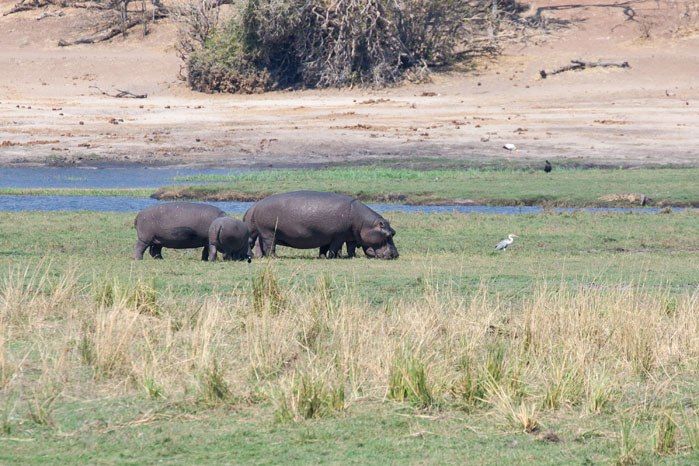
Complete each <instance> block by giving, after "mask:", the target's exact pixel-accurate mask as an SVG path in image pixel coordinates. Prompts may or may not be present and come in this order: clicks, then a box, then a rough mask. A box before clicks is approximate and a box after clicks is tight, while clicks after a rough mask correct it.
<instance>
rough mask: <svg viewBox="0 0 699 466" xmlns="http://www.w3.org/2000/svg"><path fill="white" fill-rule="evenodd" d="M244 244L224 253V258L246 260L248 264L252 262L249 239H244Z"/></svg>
mask: <svg viewBox="0 0 699 466" xmlns="http://www.w3.org/2000/svg"><path fill="white" fill-rule="evenodd" d="M244 244H245V245H244V246H243V247H242V248H240V249H239V250H238V251H231V252H230V254H226V255H225V256H224V257H223V259H224V260H234V261H248V264H249V263H250V262H252V248H251V246H250V241H249V240H248V241H245V242H244Z"/></svg>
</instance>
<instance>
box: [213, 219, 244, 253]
mask: <svg viewBox="0 0 699 466" xmlns="http://www.w3.org/2000/svg"><path fill="white" fill-rule="evenodd" d="M217 251H219V252H221V253H223V260H238V261H242V260H247V261H248V263H250V260H251V258H252V251H251V250H250V231H249V230H248V227H247V225H246V224H245V223H244V222H241V221H240V220H236V219H234V218H231V217H218V218H216V219H215V220H214V221H213V222H211V226H210V227H209V260H210V261H215V260H216V252H217Z"/></svg>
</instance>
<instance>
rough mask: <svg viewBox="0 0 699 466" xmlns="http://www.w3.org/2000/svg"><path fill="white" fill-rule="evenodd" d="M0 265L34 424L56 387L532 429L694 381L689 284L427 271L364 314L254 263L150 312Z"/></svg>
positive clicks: (348, 294) (0, 334)
mask: <svg viewBox="0 0 699 466" xmlns="http://www.w3.org/2000/svg"><path fill="white" fill-rule="evenodd" d="M5 275H6V277H7V278H6V279H5V280H4V281H3V282H2V284H1V285H0V297H1V298H2V299H1V300H0V352H1V353H0V371H2V372H0V374H3V379H1V380H3V385H0V394H3V396H4V395H7V394H9V393H14V392H17V393H19V396H20V398H21V400H22V402H23V403H24V404H23V406H30V407H31V408H29V412H28V413H27V415H28V416H30V417H31V418H32V419H34V420H35V422H43V423H46V424H49V425H50V424H51V422H53V420H52V416H51V409H52V407H53V406H54V404H55V403H56V402H58V401H60V398H61V396H63V395H64V394H67V395H70V396H71V397H78V398H80V397H86V398H92V397H94V396H95V392H107V393H111V394H120V393H121V394H124V393H138V392H141V393H143V394H144V395H145V396H148V397H151V398H155V399H167V400H175V401H190V402H195V403H200V402H203V403H204V404H205V405H212V404H221V403H227V404H230V403H237V402H239V400H247V402H270V401H271V402H274V403H275V404H276V406H277V415H278V416H279V417H280V418H283V419H295V420H298V419H304V418H310V417H319V416H326V415H331V414H333V413H337V412H341V411H343V410H344V409H345V407H346V406H347V405H349V404H352V403H356V402H361V401H364V400H373V401H381V400H384V399H386V398H390V399H393V400H396V401H397V402H407V403H410V404H412V405H414V406H416V407H418V408H430V409H434V408H435V407H437V408H440V409H448V408H451V409H465V410H468V411H473V410H488V411H491V412H492V413H493V414H494V415H495V416H496V418H498V419H500V420H501V421H502V423H503V425H506V426H507V428H508V429H510V428H516V429H518V430H524V431H527V432H532V431H535V430H536V429H537V428H538V426H539V424H540V422H541V421H540V418H541V416H542V415H543V414H544V413H547V412H552V411H557V410H568V411H574V412H580V413H584V414H586V415H595V414H598V413H602V412H609V411H615V410H621V409H622V408H623V409H627V408H628V407H634V406H641V405H639V403H643V402H641V401H638V400H636V399H635V398H634V396H635V395H634V393H637V392H638V390H639V388H640V389H642V390H644V391H646V392H648V393H656V394H657V395H654V397H655V398H657V399H659V400H663V399H664V398H663V397H668V396H670V395H668V393H669V391H670V392H671V391H672V389H671V386H672V384H673V383H675V381H679V380H683V379H684V380H692V378H693V377H694V378H695V377H696V376H697V375H699V374H697V368H698V367H699V321H698V320H697V319H696V311H697V309H699V292H698V291H696V290H695V291H694V292H691V293H690V292H684V293H681V294H679V295H675V296H668V295H665V294H663V293H660V292H658V291H652V292H651V291H648V290H644V289H643V288H640V287H635V286H629V287H611V288H582V287H581V288H562V289H548V288H546V287H542V288H541V289H539V290H536V291H534V292H533V295H532V297H531V298H529V299H523V300H520V301H503V300H502V299H501V298H499V297H498V296H496V295H494V294H493V293H491V292H489V291H488V290H487V289H485V288H483V289H481V290H478V291H477V292H476V293H475V294H474V295H472V296H470V297H468V298H464V297H463V296H461V295H458V294H453V293H452V292H451V291H450V290H449V289H434V288H432V287H431V286H429V280H426V283H427V285H426V286H425V291H424V293H423V295H422V296H420V297H417V298H410V299H407V298H406V299H397V300H396V301H394V302H393V303H392V305H391V306H389V307H387V308H385V309H377V308H376V307H374V306H372V305H370V304H369V303H368V302H367V301H365V300H364V299H363V298H360V297H358V296H359V294H358V293H357V292H356V290H355V289H353V288H352V287H350V286H347V285H339V284H337V283H334V282H333V281H332V280H329V279H327V278H323V279H321V280H319V281H318V283H316V284H315V285H313V286H308V287H304V288H294V289H290V288H288V287H285V286H284V285H283V284H281V283H280V282H279V281H277V280H276V278H275V276H274V271H273V270H272V269H267V270H265V271H264V272H263V277H264V281H265V282H266V283H267V284H269V283H274V284H275V285H274V286H273V287H272V286H267V287H257V291H254V292H253V291H250V292H243V291H241V290H238V291H237V292H235V293H233V294H226V295H214V296H211V297H208V298H207V299H206V300H204V301H203V302H202V300H201V298H197V297H191V298H190V297H188V298H182V297H175V296H172V295H170V294H168V293H163V292H156V296H155V298H154V300H155V302H157V308H158V312H157V313H153V312H143V310H142V309H141V308H139V303H140V302H141V301H138V300H129V299H112V300H107V301H100V300H96V299H95V294H94V292H93V291H91V290H88V289H84V288H80V287H77V286H76V285H60V286H59V284H60V283H63V282H64V283H77V282H78V281H79V280H77V279H76V278H73V279H70V280H67V281H66V280H63V281H62V280H61V279H56V278H53V279H52V278H51V277H53V276H54V274H52V273H51V271H50V269H48V268H46V267H43V268H42V269H41V271H39V272H35V273H34V272H28V271H26V270H19V271H18V270H17V269H13V270H12V271H9V272H8V273H6V274H5ZM261 280H262V278H260V279H258V282H260V283H261V282H262V281H261ZM97 283H104V282H99V281H97ZM126 283H128V285H126V284H124V285H122V287H127V286H130V287H132V289H131V291H128V290H124V291H123V292H119V293H120V295H121V296H133V295H138V283H142V282H139V280H137V279H135V280H131V281H128V282H126ZM96 288H99V286H97V287H96ZM256 294H257V296H256ZM275 296H283V298H284V299H277V298H275ZM270 299H271V301H270ZM256 301H257V302H258V305H257V307H256V306H255V302H256ZM270 303H273V304H270ZM10 339H11V341H13V342H20V344H17V345H12V346H9V345H8V343H7V342H8V341H10ZM3 342H4V343H3ZM26 348H32V350H31V351H29V352H27V351H26ZM36 355H39V357H37V356H36ZM86 370H88V371H91V373H92V374H93V375H94V377H93V378H92V380H90V381H89V383H88V382H87V381H86V379H85V377H84V374H85V371H86ZM37 374H39V375H38V376H37ZM25 387H32V388H31V389H25ZM668 387H670V388H668ZM639 409H648V407H646V406H645V405H643V406H641V407H640V408H639ZM673 419H674V420H675V421H677V422H678V424H679V421H678V420H679V419H680V417H679V416H674V417H673ZM687 425H689V424H687ZM670 427H671V426H670V425H669V424H667V423H665V424H663V425H660V426H659V427H658V429H659V434H658V435H659V437H658V442H660V441H661V440H662V442H664V443H663V444H662V445H661V444H660V443H658V445H660V446H659V447H658V448H659V449H661V450H662V451H669V450H671V448H670V446H672V450H673V451H674V450H676V449H678V448H679V447H676V446H675V444H673V443H672V441H671V440H672V439H670V438H669V435H670V434H672V435H673V436H676V432H674V431H673V432H672V433H670V432H669V429H670ZM679 427H680V428H679V429H677V431H682V432H684V431H685V426H684V424H682V425H680V426H679ZM687 429H689V430H688V432H694V430H691V428H690V427H688V428H687ZM661 437H662V438H661ZM673 438H674V437H673ZM683 438H684V437H683ZM686 438H687V440H682V441H684V442H690V440H689V439H690V438H691V435H687V436H686ZM673 441H674V440H673ZM627 453H629V452H627Z"/></svg>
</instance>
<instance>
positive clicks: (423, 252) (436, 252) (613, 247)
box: [0, 211, 699, 303]
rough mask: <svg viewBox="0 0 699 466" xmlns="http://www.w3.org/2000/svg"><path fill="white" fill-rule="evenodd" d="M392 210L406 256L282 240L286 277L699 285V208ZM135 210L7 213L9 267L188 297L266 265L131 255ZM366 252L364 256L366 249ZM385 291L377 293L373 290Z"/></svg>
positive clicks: (364, 286)
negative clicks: (324, 253)
mask: <svg viewBox="0 0 699 466" xmlns="http://www.w3.org/2000/svg"><path fill="white" fill-rule="evenodd" d="M386 217H387V218H388V219H389V220H391V224H392V225H393V226H394V228H395V229H396V230H397V232H398V235H397V236H396V245H397V247H398V249H399V252H400V254H401V257H400V259H399V260H398V261H397V262H384V261H369V260H365V259H364V258H357V259H354V260H338V261H324V260H315V259H314V258H315V257H316V256H317V254H318V251H317V250H307V251H303V250H295V249H290V248H281V247H280V248H279V254H280V255H281V256H282V257H283V258H285V260H279V261H276V263H275V266H276V268H277V271H278V272H279V280H280V281H281V282H282V283H283V284H285V285H293V286H298V285H303V284H309V283H315V281H316V280H317V279H318V278H319V277H321V276H323V275H325V274H329V275H330V276H331V277H332V278H333V279H334V280H336V281H339V282H342V283H347V284H350V285H353V286H354V285H356V286H357V287H358V288H359V289H360V290H361V291H360V292H361V293H363V294H366V295H367V296H369V297H370V298H371V299H372V300H374V301H375V302H377V303H384V302H386V301H390V300H391V298H392V297H393V296H395V295H397V294H398V295H403V294H407V295H411V294H413V295H414V294H419V293H421V292H422V291H423V290H424V286H425V281H426V280H428V281H430V282H431V283H432V284H433V285H439V286H448V287H450V288H451V289H454V290H456V291H458V292H459V293H469V292H473V291H474V290H475V289H477V288H478V286H479V285H480V284H484V285H487V286H488V287H489V288H491V289H492V290H493V291H498V292H502V293H505V294H507V295H512V296H519V295H521V293H523V292H524V293H526V292H528V291H531V287H532V286H533V285H534V284H536V283H540V282H542V281H547V282H548V283H551V284H558V283H568V284H576V283H593V282H594V283H598V284H605V283H613V284H614V283H623V284H626V283H637V284H644V285H646V286H650V287H670V288H671V289H676V290H680V289H687V288H689V287H693V286H696V283H697V282H699V270H698V269H697V267H696V263H697V259H698V258H699V235H698V234H697V229H698V228H699V215H698V214H697V213H695V212H691V211H687V212H677V213H672V214H589V213H571V214H540V215H514V216H503V215H479V214H469V215H462V214H402V213H389V214H386ZM133 218H134V215H133V214H114V213H98V212H97V213H79V212H71V213H51V212H42V213H38V212H36V213H0V266H6V265H8V264H23V265H30V264H36V263H38V262H39V261H42V260H44V258H48V259H49V260H50V261H51V262H52V263H53V264H54V265H56V266H60V267H61V268H65V267H69V266H70V265H74V266H77V267H79V268H80V270H81V271H83V272H87V273H88V274H92V275H95V276H98V277H99V276H112V275H116V276H119V277H122V278H124V277H128V276H130V275H132V274H143V275H145V276H149V277H152V278H153V279H154V280H155V281H156V283H157V285H158V286H160V287H169V288H172V289H173V290H174V291H175V292H176V293H178V294H188V293H201V292H208V291H212V290H217V291H224V292H230V291H233V290H239V289H241V288H242V289H243V290H248V289H251V288H252V277H254V276H256V275H258V274H259V273H260V271H261V270H263V268H264V267H265V263H264V261H253V263H252V264H250V265H248V264H237V263H236V264H229V263H225V264H224V263H216V264H207V263H202V262H200V261H199V260H197V259H198V258H199V252H198V251H193V250H183V251H177V250H170V249H166V250H165V251H164V253H163V255H164V256H165V260H164V261H162V262H158V261H154V260H151V259H150V258H149V257H147V258H146V259H145V260H144V261H143V262H141V263H135V262H133V261H131V260H130V256H131V253H132V248H133V243H134V242H135V230H134V229H133ZM508 233H515V234H518V235H519V236H520V238H519V239H518V240H516V242H515V244H514V245H513V246H512V247H511V248H510V249H509V250H507V251H505V252H504V253H499V254H496V253H494V252H493V251H492V249H493V247H494V246H495V244H496V243H497V242H498V241H500V240H501V239H502V238H503V237H505V236H506V235H507V234H508ZM360 255H361V253H360ZM376 289H378V290H381V292H376V291H375V290H376Z"/></svg>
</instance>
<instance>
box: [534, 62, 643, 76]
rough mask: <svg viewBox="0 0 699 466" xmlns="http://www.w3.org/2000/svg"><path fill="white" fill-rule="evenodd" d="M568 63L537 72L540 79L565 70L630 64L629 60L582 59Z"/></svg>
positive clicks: (619, 66)
mask: <svg viewBox="0 0 699 466" xmlns="http://www.w3.org/2000/svg"><path fill="white" fill-rule="evenodd" d="M570 63H571V64H570V65H566V66H562V67H560V68H557V69H555V70H553V71H546V70H541V71H539V74H540V75H541V78H542V79H546V77H547V76H551V75H554V74H558V73H564V72H566V71H572V70H584V69H587V68H598V67H601V68H610V67H611V68H631V65H629V62H627V61H624V62H611V61H594V62H591V61H583V60H571V61H570Z"/></svg>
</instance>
